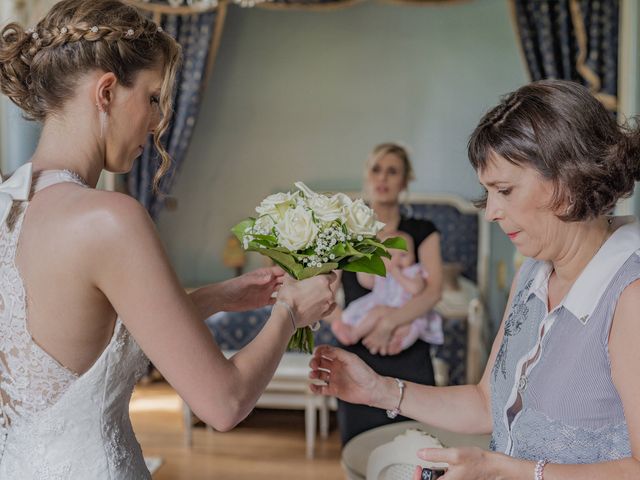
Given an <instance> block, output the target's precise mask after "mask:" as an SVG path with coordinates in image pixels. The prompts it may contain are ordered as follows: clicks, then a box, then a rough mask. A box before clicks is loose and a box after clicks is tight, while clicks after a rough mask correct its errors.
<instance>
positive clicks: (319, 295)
mask: <svg viewBox="0 0 640 480" xmlns="http://www.w3.org/2000/svg"><path fill="white" fill-rule="evenodd" d="M103 200H104V201H103V202H102V205H101V206H100V208H98V209H96V213H95V215H94V218H93V220H92V223H93V225H91V226H90V228H89V230H91V236H92V238H91V239H90V241H91V246H90V248H89V251H88V252H87V261H86V262H87V263H86V272H87V275H88V277H89V279H90V281H92V282H93V283H94V284H95V287H96V288H97V289H99V290H100V291H101V292H103V293H104V295H106V297H107V298H108V300H109V301H110V302H111V304H112V305H113V307H114V309H115V310H116V312H117V313H118V315H119V316H120V318H121V319H122V321H123V322H124V323H125V325H126V327H127V329H128V330H129V331H130V332H131V334H132V335H133V337H134V338H135V339H136V341H137V342H138V344H139V345H140V346H141V348H142V349H143V350H144V352H145V353H146V354H147V356H148V357H149V359H150V360H151V361H152V362H153V363H154V365H155V366H156V367H157V368H158V369H159V370H160V371H161V372H162V374H163V375H164V377H165V378H166V379H167V380H168V381H169V383H171V385H172V386H173V387H174V388H175V389H176V390H177V391H178V393H179V394H180V395H181V396H182V397H183V398H184V399H185V400H186V402H187V403H188V404H189V406H190V407H191V409H192V410H193V411H194V412H195V413H196V415H198V417H200V418H201V419H202V420H204V421H205V422H207V423H209V424H211V425H212V426H214V427H215V428H216V429H218V430H223V431H224V430H229V429H231V428H233V426H235V425H236V424H237V423H238V422H239V421H240V420H242V419H243V418H244V417H245V416H246V415H247V414H248V413H249V412H250V411H251V409H252V408H253V406H254V405H255V402H256V401H257V399H258V398H259V396H260V395H261V393H262V392H263V391H264V388H265V387H266V385H267V384H268V382H269V380H270V379H271V377H272V376H273V373H274V371H275V369H276V367H277V366H278V363H279V360H280V358H281V356H282V354H283V353H284V351H285V348H286V345H287V342H288V340H289V337H290V336H291V334H292V333H293V331H294V328H293V325H292V321H291V318H290V317H289V313H288V311H287V309H286V308H285V307H284V306H283V305H282V304H280V303H278V304H276V306H275V307H274V309H273V313H272V315H271V318H270V319H269V321H268V322H267V324H266V325H265V327H264V328H263V329H262V331H261V332H260V334H259V335H258V336H257V337H256V338H255V339H254V340H253V341H252V342H251V343H250V344H249V345H247V347H245V348H244V349H242V350H241V351H240V352H238V353H237V354H236V355H235V356H234V357H233V358H231V359H229V360H227V359H225V357H224V356H223V355H222V353H221V351H220V349H219V348H218V346H217V345H216V343H215V342H214V340H213V337H212V335H211V333H210V332H209V330H208V329H207V328H206V326H205V325H204V323H203V322H202V320H201V318H202V314H201V312H200V311H199V310H198V308H197V307H196V305H195V304H194V302H193V301H192V300H191V299H190V298H189V296H188V295H187V294H186V293H185V291H184V290H183V288H182V286H181V285H180V282H179V281H178V278H177V277H176V275H175V273H174V271H173V269H172V268H171V266H170V264H169V260H168V258H167V256H166V254H165V252H164V249H163V247H162V244H161V242H160V239H159V238H158V236H157V233H156V231H155V227H154V225H153V223H152V222H151V219H150V218H149V216H148V215H147V213H146V211H145V210H144V209H143V208H142V207H141V206H140V205H139V204H138V202H136V201H135V200H134V199H132V198H130V197H126V196H124V195H119V194H113V193H105V194H104V196H103ZM334 279H335V275H330V276H329V275H326V276H320V277H315V278H312V279H309V280H305V281H302V282H289V281H287V282H285V284H284V285H283V287H282V288H281V290H280V293H279V299H280V300H283V301H286V302H287V303H288V304H289V305H290V306H291V307H292V308H293V311H294V315H295V317H296V324H297V325H298V326H301V325H306V324H310V323H312V322H314V321H316V320H318V319H320V318H322V317H323V316H324V315H326V314H327V313H328V312H327V310H328V309H329V308H330V307H331V306H332V305H333V293H332V291H331V289H330V282H331V281H332V280H334Z"/></svg>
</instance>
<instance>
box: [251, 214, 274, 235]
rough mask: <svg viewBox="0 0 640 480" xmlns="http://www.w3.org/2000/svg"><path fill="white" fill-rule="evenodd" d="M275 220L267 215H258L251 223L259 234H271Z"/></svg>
mask: <svg viewBox="0 0 640 480" xmlns="http://www.w3.org/2000/svg"><path fill="white" fill-rule="evenodd" d="M274 225H275V222H274V221H273V218H271V217H270V216H269V215H263V216H261V217H259V218H258V219H257V220H256V222H255V223H254V224H253V231H254V232H255V233H257V234H259V235H271V229H272V228H273V227H274Z"/></svg>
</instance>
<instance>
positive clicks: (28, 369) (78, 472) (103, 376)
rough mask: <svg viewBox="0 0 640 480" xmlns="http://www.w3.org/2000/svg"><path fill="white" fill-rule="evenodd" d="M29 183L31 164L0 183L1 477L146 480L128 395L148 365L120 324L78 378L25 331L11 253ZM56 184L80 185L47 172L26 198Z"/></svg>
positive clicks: (67, 176) (21, 287) (22, 300)
mask: <svg viewBox="0 0 640 480" xmlns="http://www.w3.org/2000/svg"><path fill="white" fill-rule="evenodd" d="M30 180H31V165H29V164H28V165H25V166H23V167H21V168H20V169H19V170H18V171H17V172H16V174H14V176H13V177H12V178H11V179H9V180H8V181H7V182H5V183H4V184H0V209H1V208H2V207H3V204H4V205H5V207H6V206H7V202H8V208H9V210H8V214H7V216H6V221H5V222H2V224H1V225H0V282H1V283H0V394H1V397H0V414H1V415H0V423H1V425H0V479H2V480H5V479H6V480H14V479H15V480H29V479H43V480H44V479H65V480H66V479H83V480H85V479H92V480H93V479H95V480H98V479H149V478H151V475H150V474H149V471H148V470H147V468H146V466H145V464H144V459H143V457H142V451H141V449H140V445H139V444H138V442H137V441H136V439H135V436H134V433H133V429H132V427H131V422H130V420H129V400H130V398H131V393H132V391H133V387H134V385H135V383H136V381H137V380H138V379H139V378H140V376H141V375H142V374H143V373H144V371H145V369H146V366H147V363H148V361H147V359H146V357H145V355H144V354H143V353H142V351H141V349H140V348H139V347H138V345H137V344H136V342H135V341H134V340H133V338H132V337H131V336H130V335H129V333H128V332H127V329H126V328H125V327H124V325H123V324H122V322H121V321H120V320H119V319H118V320H117V321H116V326H115V329H114V332H113V336H112V338H111V341H110V342H109V344H108V345H107V347H106V348H105V350H104V351H103V352H102V354H101V355H100V357H99V358H98V360H97V361H96V362H95V364H94V365H93V366H92V367H91V368H90V369H89V370H88V371H87V372H86V373H84V374H82V375H80V376H78V375H76V374H74V373H73V372H71V371H70V370H68V369H66V368H65V367H63V366H62V365H60V364H59V363H58V362H57V361H56V360H55V359H54V358H52V357H51V356H50V355H48V354H47V353H46V352H45V351H44V350H43V349H42V348H40V347H39V346H38V345H37V344H36V343H35V342H34V340H33V339H32V337H31V335H30V333H29V331H28V329H27V316H26V313H27V312H26V303H25V299H26V294H25V289H24V285H23V283H22V279H21V278H20V273H19V271H18V269H17V268H16V265H15V254H16V246H17V242H18V237H19V235H20V229H21V226H22V222H23V219H24V215H25V211H26V210H27V207H28V198H29V187H30V183H31V182H30ZM60 182H75V183H78V184H81V185H82V184H83V183H82V182H81V180H80V179H78V178H76V177H75V176H74V175H73V174H72V173H70V172H66V171H46V172H42V174H41V175H39V176H38V177H37V178H36V176H34V178H33V186H32V188H31V195H32V194H33V193H35V192H36V191H38V190H41V189H43V188H46V187H48V186H50V185H53V184H56V183H60ZM3 187H4V190H3ZM21 189H22V191H23V192H26V194H23V195H22V197H21V196H20V194H19V193H17V192H19V191H20V190H21ZM9 197H11V198H9ZM21 199H22V200H26V201H20V200H21ZM2 213H3V212H2V211H0V220H1V219H2ZM42 241H43V242H45V241H46V239H42Z"/></svg>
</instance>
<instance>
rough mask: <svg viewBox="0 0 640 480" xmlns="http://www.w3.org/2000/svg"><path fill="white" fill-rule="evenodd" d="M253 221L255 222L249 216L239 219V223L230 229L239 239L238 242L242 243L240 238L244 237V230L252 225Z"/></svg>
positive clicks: (254, 220)
mask: <svg viewBox="0 0 640 480" xmlns="http://www.w3.org/2000/svg"><path fill="white" fill-rule="evenodd" d="M254 223H256V219H255V218H252V217H249V218H246V219H244V220H243V221H241V222H240V223H239V224H237V225H236V226H235V227H233V228H232V229H231V231H232V232H233V234H234V235H235V236H236V237H237V239H238V240H240V243H242V238H243V237H244V232H245V230H246V229H247V228H250V227H253V224H254Z"/></svg>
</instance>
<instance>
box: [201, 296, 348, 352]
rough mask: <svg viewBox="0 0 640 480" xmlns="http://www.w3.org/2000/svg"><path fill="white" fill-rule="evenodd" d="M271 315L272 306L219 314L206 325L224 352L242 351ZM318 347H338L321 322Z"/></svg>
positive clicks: (212, 317)
mask: <svg viewBox="0 0 640 480" xmlns="http://www.w3.org/2000/svg"><path fill="white" fill-rule="evenodd" d="M270 315H271V306H267V307H262V308H258V309H256V310H250V311H248V312H218V313H216V314H215V315H212V316H211V317H209V318H207V319H206V320H205V323H206V325H207V327H209V330H211V333H212V335H213V337H214V338H215V340H216V343H217V344H218V346H219V347H220V348H221V349H222V350H240V349H241V348H242V347H244V346H245V345H247V344H248V343H249V342H251V340H253V339H254V338H255V337H256V335H258V333H260V330H262V327H264V325H265V323H267V320H268V319H269V316H270ZM314 338H315V342H316V345H320V344H329V345H336V340H335V338H334V336H333V333H331V327H330V325H329V324H328V323H326V322H321V326H320V330H318V331H317V332H315V333H314Z"/></svg>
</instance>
